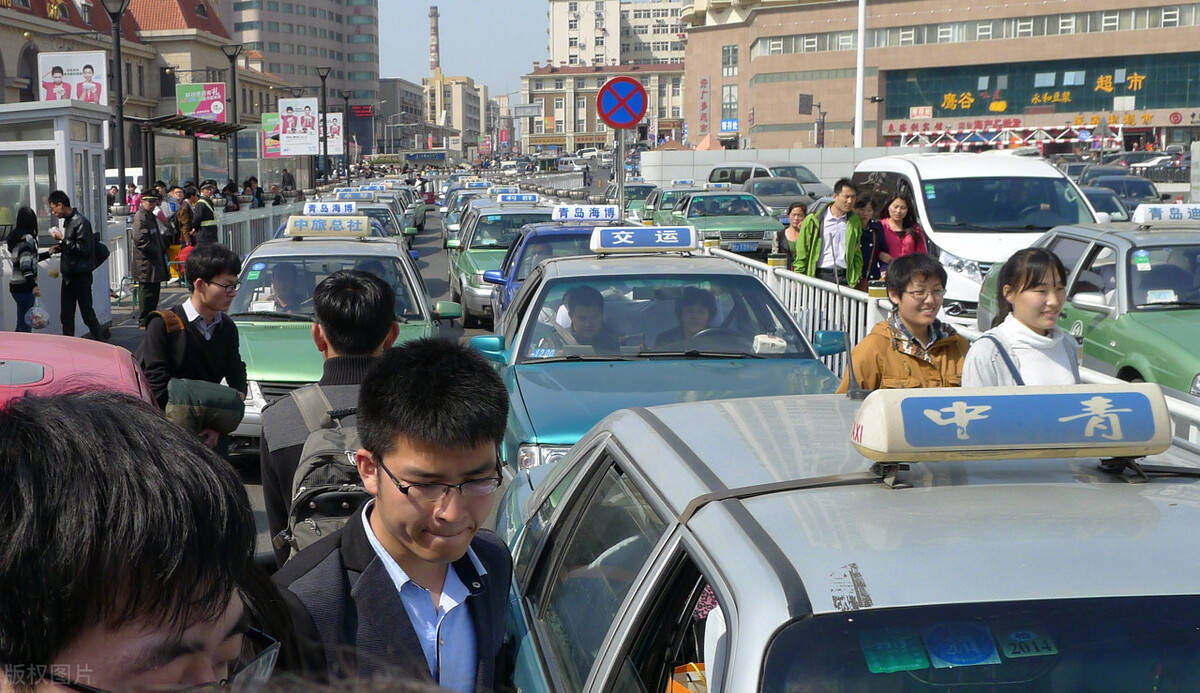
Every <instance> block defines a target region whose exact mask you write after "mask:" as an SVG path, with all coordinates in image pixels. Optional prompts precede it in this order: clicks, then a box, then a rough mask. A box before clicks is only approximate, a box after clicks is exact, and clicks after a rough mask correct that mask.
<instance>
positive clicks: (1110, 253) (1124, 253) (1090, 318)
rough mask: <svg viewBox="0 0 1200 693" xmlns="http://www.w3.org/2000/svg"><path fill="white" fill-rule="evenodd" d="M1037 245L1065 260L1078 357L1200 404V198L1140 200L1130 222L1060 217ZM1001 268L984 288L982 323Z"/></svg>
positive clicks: (1067, 320)
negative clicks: (1196, 201)
mask: <svg viewBox="0 0 1200 693" xmlns="http://www.w3.org/2000/svg"><path fill="white" fill-rule="evenodd" d="M1034 247H1040V248H1047V249H1049V250H1050V251H1051V252H1053V253H1054V254H1055V255H1057V256H1058V258H1059V259H1060V260H1062V263H1063V265H1064V266H1065V267H1066V268H1067V272H1068V274H1069V277H1068V279H1067V302H1066V304H1065V305H1063V308H1062V312H1061V313H1060V314H1059V317H1058V324H1059V326H1060V327H1062V329H1064V330H1066V331H1067V332H1070V333H1071V334H1072V335H1074V336H1075V337H1076V339H1080V340H1082V342H1083V354H1082V356H1083V358H1082V359H1081V361H1080V363H1081V365H1083V366H1084V367H1086V368H1090V369H1092V370H1095V371H1098V372H1101V373H1104V374H1106V375H1110V376H1113V377H1117V378H1121V379H1122V380H1129V381H1133V382H1141V381H1148V382H1153V383H1158V384H1159V385H1161V386H1162V388H1163V390H1164V391H1166V393H1167V394H1168V395H1170V396H1172V397H1177V398H1179V399H1183V400H1185V401H1189V402H1192V403H1193V404H1200V349H1197V347H1196V345H1197V344H1200V205H1148V204H1144V205H1139V206H1138V208H1137V210H1136V211H1135V212H1134V214H1133V222H1131V223H1112V224H1101V225H1092V224H1087V225H1068V226H1058V227H1055V228H1053V229H1051V230H1050V231H1048V232H1046V233H1045V234H1044V235H1042V236H1041V237H1040V238H1038V240H1037V241H1035V242H1034ZM999 269H1000V264H999V263H997V264H996V265H995V266H993V267H992V270H991V271H990V272H989V273H988V275H987V277H986V278H985V279H984V282H983V288H982V290H981V292H980V295H979V312H978V327H979V329H980V330H981V331H982V330H986V329H988V328H990V327H991V325H992V322H993V320H994V316H995V315H996V281H997V275H998V274H999Z"/></svg>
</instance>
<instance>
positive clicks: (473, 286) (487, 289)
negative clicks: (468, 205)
mask: <svg viewBox="0 0 1200 693" xmlns="http://www.w3.org/2000/svg"><path fill="white" fill-rule="evenodd" d="M481 204H482V206H481V207H479V208H478V209H477V210H475V212H474V213H473V214H471V215H469V216H464V219H463V221H464V223H463V226H462V228H461V229H460V230H459V234H458V235H459V237H458V238H457V239H452V240H448V241H446V248H447V250H448V251H449V253H450V258H449V263H450V268H449V281H450V298H451V299H452V300H454V301H461V302H462V307H463V311H462V313H463V326H464V327H469V328H471V327H478V326H479V324H480V321H482V320H484V319H486V320H491V319H492V285H491V284H488V283H487V282H486V281H484V280H483V273H484V272H486V271H488V270H498V269H500V264H501V263H502V262H503V261H504V255H505V253H507V252H508V246H509V245H511V244H512V242H513V241H514V240H516V239H517V238H518V237H519V236H520V231H521V227H522V226H524V225H526V224H534V223H537V222H539V221H550V217H551V214H552V213H553V210H552V209H551V208H549V207H545V206H543V205H541V204H540V201H539V198H538V196H537V195H533V194H515V195H514V194H506V195H498V196H497V199H496V201H495V202H494V203H492V204H488V203H484V202H481Z"/></svg>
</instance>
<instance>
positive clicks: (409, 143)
mask: <svg viewBox="0 0 1200 693" xmlns="http://www.w3.org/2000/svg"><path fill="white" fill-rule="evenodd" d="M378 103H379V107H378V110H377V111H376V113H375V117H376V119H377V120H378V121H379V126H378V129H377V130H376V137H377V139H378V142H377V145H376V146H377V150H378V151H380V152H394V151H399V150H401V149H423V148H424V147H425V144H424V142H425V137H424V136H422V125H423V124H424V122H425V90H424V88H422V87H421V85H420V84H417V83H415V82H410V81H408V80H406V79H400V78H399V77H384V78H382V79H380V80H379V102H378ZM417 142H421V143H422V144H420V145H419V146H418V145H417Z"/></svg>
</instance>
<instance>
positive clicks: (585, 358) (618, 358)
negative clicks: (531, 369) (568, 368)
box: [525, 354, 629, 363]
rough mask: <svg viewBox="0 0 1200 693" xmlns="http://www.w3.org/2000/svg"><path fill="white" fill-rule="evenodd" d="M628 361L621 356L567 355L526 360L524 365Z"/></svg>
mask: <svg viewBox="0 0 1200 693" xmlns="http://www.w3.org/2000/svg"><path fill="white" fill-rule="evenodd" d="M628 360H629V359H627V358H624V357H622V356H583V355H581V354H567V355H566V356H554V357H551V358H546V359H540V358H539V359H527V360H526V361H525V363H562V362H563V361H628Z"/></svg>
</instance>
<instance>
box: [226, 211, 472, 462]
mask: <svg viewBox="0 0 1200 693" xmlns="http://www.w3.org/2000/svg"><path fill="white" fill-rule="evenodd" d="M301 220H303V221H304V222H305V224H304V225H303V227H301V225H300V224H299V223H298V222H299V221H301ZM321 220H323V221H324V227H325V228H333V227H334V226H337V227H338V228H347V227H348V226H351V225H353V226H354V227H355V229H356V230H351V231H332V230H331V231H322V232H314V231H312V230H311V228H312V225H313V222H314V221H321ZM335 222H338V223H337V224H335ZM352 222H356V223H354V224H352ZM370 227H371V224H370V220H369V219H368V218H367V217H365V216H325V217H322V216H293V217H291V218H290V219H289V220H288V223H287V225H286V226H285V227H284V234H283V236H282V237H280V238H274V239H271V240H268V241H265V242H263V243H262V244H260V245H259V246H258V247H256V248H255V249H254V250H253V251H251V253H250V255H249V256H248V257H247V258H246V260H245V262H244V263H243V264H242V274H241V276H240V277H239V278H238V280H239V283H240V285H241V286H240V288H239V290H238V294H237V298H235V299H234V301H233V304H232V305H231V306H230V308H229V312H228V315H229V317H230V318H232V319H233V320H234V322H235V323H237V327H238V338H239V342H240V345H239V346H240V351H241V356H242V360H243V361H245V362H246V375H247V379H248V380H249V383H248V387H247V393H246V414H245V417H244V418H243V420H242V424H241V425H240V426H239V427H238V429H237V431H235V433H234V438H235V445H237V446H238V447H241V446H247V447H251V449H254V447H253V446H256V445H257V440H256V439H257V438H258V437H259V435H260V433H261V430H262V416H261V413H262V408H263V407H265V406H266V405H267V403H268V402H270V401H272V400H274V399H275V398H277V397H280V396H283V395H286V394H287V393H288V392H290V391H291V390H293V389H295V388H297V387H300V386H302V385H306V384H308V383H312V382H315V381H317V380H319V379H320V377H321V369H322V361H323V359H322V357H321V353H320V352H319V351H317V348H316V346H315V345H314V344H313V338H312V327H313V289H314V288H315V287H316V285H317V284H318V283H320V282H321V280H323V279H324V278H325V277H327V276H329V275H330V274H332V273H334V272H337V271H339V270H348V269H357V270H362V271H366V272H372V273H374V274H376V275H378V276H379V277H382V278H383V279H384V280H385V281H387V283H388V284H389V285H391V287H392V289H393V290H394V291H395V292H396V321H397V322H398V323H400V332H399V334H398V335H397V337H396V343H397V344H399V343H403V342H407V341H409V340H412V339H417V338H420V337H429V336H433V335H435V334H436V333H437V325H438V321H439V320H440V319H453V318H458V317H460V316H461V314H462V309H461V307H460V306H459V305H458V304H456V303H453V302H450V301H438V302H436V303H434V302H433V301H432V300H431V299H430V297H429V290H428V289H426V288H425V283H424V280H423V279H422V278H421V274H420V272H418V271H417V268H416V266H415V264H414V262H413V260H412V258H411V257H410V255H409V254H408V252H407V251H405V250H404V248H403V246H402V245H401V244H399V243H396V242H395V240H394V239H390V238H379V237H373V236H367V235H366V234H367V233H369V229H370ZM363 229H365V230H363Z"/></svg>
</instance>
